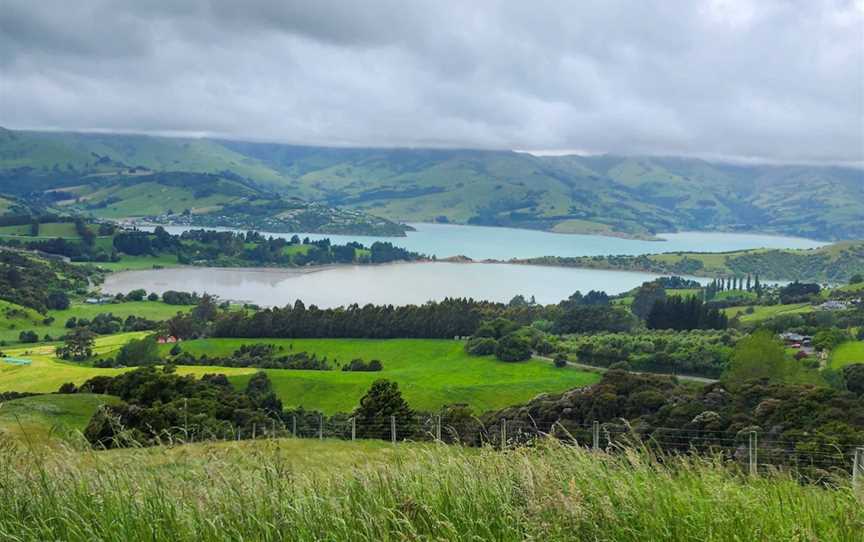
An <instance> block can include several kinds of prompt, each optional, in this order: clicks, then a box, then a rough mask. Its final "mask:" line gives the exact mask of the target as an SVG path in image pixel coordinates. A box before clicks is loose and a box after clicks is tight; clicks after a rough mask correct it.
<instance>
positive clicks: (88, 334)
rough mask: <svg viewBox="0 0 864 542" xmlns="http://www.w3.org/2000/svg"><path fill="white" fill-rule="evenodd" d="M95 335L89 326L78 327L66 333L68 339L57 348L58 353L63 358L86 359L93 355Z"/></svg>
mask: <svg viewBox="0 0 864 542" xmlns="http://www.w3.org/2000/svg"><path fill="white" fill-rule="evenodd" d="M94 337H95V335H94V333H93V332H92V331H90V329H89V328H86V327H79V328H76V329H75V330H74V331H72V332H71V333H69V334H67V335H66V341H65V342H64V343H63V346H61V347H59V348H58V349H57V355H58V356H59V357H60V358H62V359H68V360H72V361H84V360H85V359H88V358H90V357H92V356H93V338H94Z"/></svg>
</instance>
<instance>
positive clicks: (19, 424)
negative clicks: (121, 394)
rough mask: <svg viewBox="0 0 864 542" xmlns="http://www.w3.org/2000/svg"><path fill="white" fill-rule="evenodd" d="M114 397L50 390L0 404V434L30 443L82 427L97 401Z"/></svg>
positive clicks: (104, 401) (41, 441) (79, 429)
mask: <svg viewBox="0 0 864 542" xmlns="http://www.w3.org/2000/svg"><path fill="white" fill-rule="evenodd" d="M119 402H120V400H119V399H117V398H116V397H111V396H108V395H95V394H90V393H80V394H74V395H67V394H49V395H36V396H33V397H24V398H22V399H14V400H11V401H6V402H5V403H2V404H0V435H9V436H12V437H15V438H20V439H22V440H25V441H28V442H31V443H43V442H47V441H49V440H51V437H61V438H62V437H63V436H64V435H66V434H68V433H69V432H77V431H83V430H84V428H85V427H86V426H87V422H89V421H90V418H91V417H92V416H93V413H94V412H96V409H97V408H99V406H100V405H104V404H114V403H119Z"/></svg>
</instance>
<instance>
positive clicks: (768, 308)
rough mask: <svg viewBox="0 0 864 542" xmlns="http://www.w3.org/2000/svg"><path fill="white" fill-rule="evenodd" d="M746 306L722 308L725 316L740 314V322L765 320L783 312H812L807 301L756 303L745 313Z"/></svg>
mask: <svg viewBox="0 0 864 542" xmlns="http://www.w3.org/2000/svg"><path fill="white" fill-rule="evenodd" d="M746 310H747V307H729V308H726V309H723V312H724V313H726V316H728V317H729V318H734V317H735V316H740V319H741V321H742V322H758V321H760V320H767V319H768V318H773V317H774V316H780V315H785V314H802V313H805V312H813V306H812V305H810V304H809V303H794V304H791V305H756V306H754V307H753V313H752V314H747V312H746Z"/></svg>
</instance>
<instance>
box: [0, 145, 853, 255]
mask: <svg viewBox="0 0 864 542" xmlns="http://www.w3.org/2000/svg"><path fill="white" fill-rule="evenodd" d="M166 172H186V173H190V172H191V173H208V174H213V175H218V176H219V177H220V178H221V179H223V180H224V179H227V180H231V181H233V182H251V183H254V184H255V185H257V186H265V187H268V188H269V189H272V190H274V191H276V192H279V193H280V194H282V195H284V196H295V197H300V198H302V199H304V200H309V201H318V202H322V203H326V204H327V205H330V206H340V207H351V208H354V209H360V210H363V211H367V212H369V213H371V214H372V215H377V216H383V217H386V218H388V219H391V220H403V221H439V222H455V223H469V224H483V225H499V226H516V227H524V228H534V229H543V230H551V231H556V232H571V233H604V234H613V235H628V236H649V235H651V234H654V233H657V232H664V231H675V230H728V231H762V232H772V233H782V234H793V235H802V236H808V237H813V238H820V239H829V240H837V239H857V238H864V172H862V171H861V170H858V169H851V168H839V167H813V166H753V165H747V166H744V165H729V164H718V163H709V162H706V161H704V160H698V159H685V158H659V157H639V156H608V155H607V156H593V157H580V156H558V157H549V156H546V157H538V156H533V155H530V154H526V153H517V152H509V151H482V150H430V149H425V150H424V149H344V148H325V147H301V146H291V145H283V144H269V143H247V142H236V141H217V140H208V139H180V138H176V139H173V138H162V137H148V136H132V135H106V134H70V133H42V132H21V131H10V130H0V193H4V192H5V193H22V192H33V191H36V192H40V191H44V190H49V189H57V188H64V187H65V188H67V189H71V188H72V187H77V186H80V185H81V184H86V185H92V184H93V183H94V181H95V180H96V179H98V178H99V177H109V178H111V177H113V178H114V179H115V180H116V179H117V177H120V176H122V177H123V182H124V183H127V184H131V185H135V184H137V183H145V182H150V181H151V180H152V179H149V180H148V176H152V175H154V174H159V175H160V176H161V175H162V174H164V173H166ZM118 192H119V191H118ZM123 196H124V195H123V194H118V195H116V197H118V198H121V199H122V198H123ZM132 199H134V196H133V197H132ZM220 203H224V202H220ZM115 207H116V209H114V210H113V212H114V214H123V213H126V212H136V211H137V210H138V207H137V205H132V206H131V207H132V208H124V207H123V206H122V205H120V206H115ZM162 210H163V211H164V210H167V209H162ZM172 210H175V211H176V209H172Z"/></svg>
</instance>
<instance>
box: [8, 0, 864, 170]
mask: <svg viewBox="0 0 864 542" xmlns="http://www.w3.org/2000/svg"><path fill="white" fill-rule="evenodd" d="M0 125H2V126H5V127H8V128H35V129H65V130H108V131H124V132H143V133H163V134H164V133H168V134H186V135H212V136H220V137H232V138H242V139H256V140H270V141H281V142H290V143H302V144H316V145H319V144H323V145H358V146H415V147H427V146H434V147H441V146H444V147H481V148H502V149H534V150H548V151H559V152H560V151H567V150H578V151H580V152H616V153H661V154H682V155H701V156H706V157H738V158H758V159H767V160H772V161H796V162H798V161H811V162H834V163H836V162H864V0H856V1H851V0H849V1H843V0H837V1H822V0H801V1H794V0H788V1H772V0H758V1H752V2H751V1H745V0H712V1H697V0H680V1H675V0H657V1H646V0H632V1H627V2H625V1H615V0H598V1H596V2H593V1H584V0H582V1H578V2H574V1H543V0H532V1H518V0H515V1H507V0H502V1H482V0H477V1H469V0H452V1H451V0H432V1H428V2H426V1H418V0H362V1H361V0H358V1H356V2H354V1H350V0H315V1H309V2H293V1H290V0H270V1H264V0H262V1H253V0H246V1H236V0H197V1H196V0H189V1H182V0H164V1H150V0H104V1H103V0H78V1H75V2H69V1H68V0H56V1H55V0H0Z"/></svg>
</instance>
